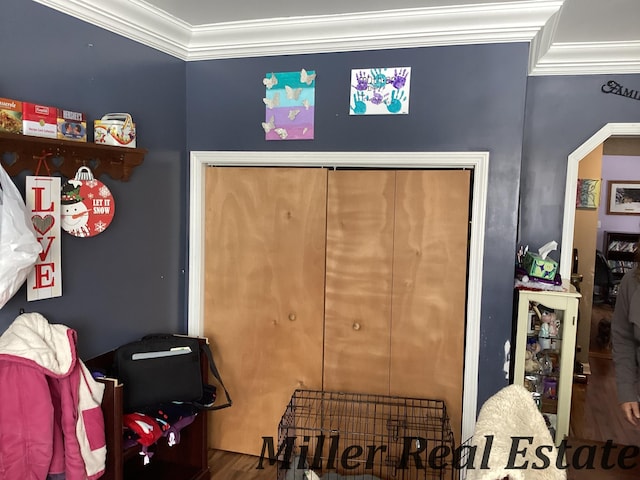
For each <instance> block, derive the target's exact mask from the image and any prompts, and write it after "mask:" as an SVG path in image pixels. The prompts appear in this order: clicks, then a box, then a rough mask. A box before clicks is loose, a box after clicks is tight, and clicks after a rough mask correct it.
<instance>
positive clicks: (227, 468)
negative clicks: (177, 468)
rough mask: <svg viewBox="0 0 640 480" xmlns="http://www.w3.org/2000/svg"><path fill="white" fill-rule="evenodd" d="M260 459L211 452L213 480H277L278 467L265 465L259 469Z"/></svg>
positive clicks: (222, 452) (217, 451) (210, 463)
mask: <svg viewBox="0 0 640 480" xmlns="http://www.w3.org/2000/svg"><path fill="white" fill-rule="evenodd" d="M258 460H259V458H258V457H253V456H251V455H240V454H238V453H231V452H225V451H222V450H209V468H210V469H211V479H212V480H214V479H215V480H277V478H278V473H277V465H269V462H267V461H265V462H264V463H263V465H262V466H263V467H264V469H259V468H258V463H259V462H258Z"/></svg>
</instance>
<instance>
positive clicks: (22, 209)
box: [0, 165, 42, 309]
mask: <svg viewBox="0 0 640 480" xmlns="http://www.w3.org/2000/svg"><path fill="white" fill-rule="evenodd" d="M41 251H42V245H40V242H38V239H37V237H36V233H35V231H34V229H33V225H32V224H31V220H30V218H29V215H28V213H27V207H26V206H25V203H24V200H23V199H22V196H21V195H20V192H19V191H18V188H17V187H16V186H15V184H14V183H13V180H11V177H9V174H8V173H7V172H6V171H5V170H4V168H2V165H0V309H1V308H2V307H4V305H5V304H6V303H7V302H8V301H9V299H10V298H11V297H13V296H14V295H15V293H16V292H17V291H18V289H19V288H20V287H21V286H22V284H23V283H24V281H25V280H26V278H27V275H29V272H30V271H31V269H32V268H33V266H34V265H35V263H36V260H37V259H38V254H39V253H40V252H41Z"/></svg>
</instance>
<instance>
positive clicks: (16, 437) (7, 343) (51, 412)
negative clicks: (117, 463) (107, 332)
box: [0, 313, 106, 480]
mask: <svg viewBox="0 0 640 480" xmlns="http://www.w3.org/2000/svg"><path fill="white" fill-rule="evenodd" d="M103 392H104V386H103V385H102V384H100V383H99V382H96V381H95V380H94V379H93V378H92V377H91V374H90V373H89V371H88V370H87V368H86V367H85V365H84V364H83V363H82V361H81V360H80V359H78V358H77V356H76V332H75V331H74V330H72V329H70V328H68V327H65V326H64V325H52V324H49V322H48V321H47V320H46V319H45V318H44V317H43V316H42V315H40V314H38V313H26V314H23V315H20V316H19V317H18V318H16V320H15V321H14V322H13V323H12V324H11V325H10V326H9V328H8V329H7V330H6V331H5V332H4V333H3V334H2V336H0V478H1V479H3V480H45V479H46V478H47V475H52V476H59V478H64V479H65V480H87V479H88V480H93V479H97V478H99V477H100V476H101V475H102V474H103V473H104V468H105V459H106V444H105V436H104V418H103V416H102V410H101V408H100V403H101V401H102V395H103Z"/></svg>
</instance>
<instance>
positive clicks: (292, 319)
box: [289, 313, 296, 322]
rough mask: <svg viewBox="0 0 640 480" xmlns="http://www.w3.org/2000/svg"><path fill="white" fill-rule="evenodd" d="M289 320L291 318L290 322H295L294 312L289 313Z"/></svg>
mask: <svg viewBox="0 0 640 480" xmlns="http://www.w3.org/2000/svg"><path fill="white" fill-rule="evenodd" d="M289 320H291V321H292V322H295V320H296V314H295V313H290V314H289Z"/></svg>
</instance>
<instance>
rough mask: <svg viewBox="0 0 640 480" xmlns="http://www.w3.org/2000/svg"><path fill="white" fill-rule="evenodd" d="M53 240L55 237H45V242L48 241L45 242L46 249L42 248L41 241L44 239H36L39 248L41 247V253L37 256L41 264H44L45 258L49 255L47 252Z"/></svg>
mask: <svg viewBox="0 0 640 480" xmlns="http://www.w3.org/2000/svg"><path fill="white" fill-rule="evenodd" d="M55 238H56V237H47V240H49V241H48V242H47V248H44V246H43V245H42V240H44V237H38V243H40V246H41V247H42V252H40V253H39V254H38V256H39V257H40V261H41V262H44V260H45V258H47V256H48V255H49V250H51V244H52V243H53V241H54V240H55Z"/></svg>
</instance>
